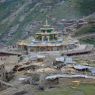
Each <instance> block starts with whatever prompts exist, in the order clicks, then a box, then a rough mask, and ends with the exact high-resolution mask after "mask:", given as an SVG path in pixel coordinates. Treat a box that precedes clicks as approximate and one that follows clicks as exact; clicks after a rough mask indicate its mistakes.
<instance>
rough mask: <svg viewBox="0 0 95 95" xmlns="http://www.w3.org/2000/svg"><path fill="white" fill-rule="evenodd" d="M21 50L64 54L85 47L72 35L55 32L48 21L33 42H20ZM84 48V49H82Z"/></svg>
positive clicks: (36, 34)
mask: <svg viewBox="0 0 95 95" xmlns="http://www.w3.org/2000/svg"><path fill="white" fill-rule="evenodd" d="M18 47H19V48H20V49H21V50H24V51H27V53H31V52H37V53H38V52H41V53H42V52H45V53H46V52H50V53H52V52H55V51H56V52H61V53H62V52H64V51H67V50H73V49H80V50H81V49H83V48H84V49H85V47H86V46H85V45H80V43H79V41H78V40H77V39H74V38H71V36H70V35H68V36H64V35H63V34H62V32H59V31H55V29H54V28H53V27H51V26H50V25H49V24H48V21H47V20H46V23H45V25H43V27H42V28H40V31H39V32H37V33H35V36H34V37H33V38H32V39H31V40H28V41H27V40H25V41H21V42H18ZM81 47H82V48H81Z"/></svg>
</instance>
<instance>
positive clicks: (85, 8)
mask: <svg viewBox="0 0 95 95" xmlns="http://www.w3.org/2000/svg"><path fill="white" fill-rule="evenodd" d="M84 1H85V0H4V1H3V2H1V3H0V42H2V43H5V44H14V43H15V42H16V41H18V40H19V39H23V38H25V37H28V36H29V35H30V34H32V33H33V32H35V30H36V28H37V27H39V25H40V24H38V23H37V22H36V21H43V20H45V18H46V15H48V16H49V17H51V19H50V20H52V18H56V19H57V20H59V19H63V18H66V19H73V18H74V19H75V18H81V17H83V16H86V15H89V14H91V13H93V12H94V11H95V6H94V5H93V3H95V0H86V3H85V2H84ZM89 7H90V9H89ZM1 14H2V15H1ZM29 33H30V34H29Z"/></svg>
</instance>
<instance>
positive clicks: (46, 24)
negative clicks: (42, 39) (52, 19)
mask: <svg viewBox="0 0 95 95" xmlns="http://www.w3.org/2000/svg"><path fill="white" fill-rule="evenodd" d="M44 26H49V24H48V19H47V16H46V21H45V25H44Z"/></svg>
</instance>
